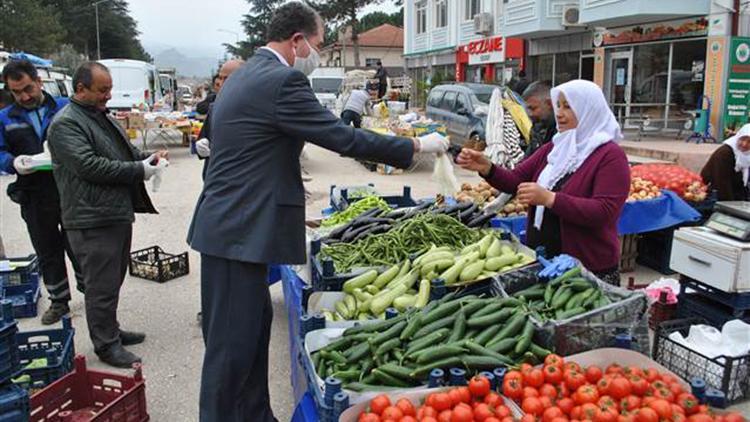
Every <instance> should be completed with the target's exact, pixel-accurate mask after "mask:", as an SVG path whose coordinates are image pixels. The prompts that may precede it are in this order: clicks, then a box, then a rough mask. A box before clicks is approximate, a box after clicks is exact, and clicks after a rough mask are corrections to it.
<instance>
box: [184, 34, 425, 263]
mask: <svg viewBox="0 0 750 422" xmlns="http://www.w3.org/2000/svg"><path fill="white" fill-rule="evenodd" d="M305 141H308V142H312V143H314V144H316V145H319V146H321V147H323V148H326V149H329V150H332V151H335V152H338V153H340V154H342V155H344V156H348V157H354V158H361V159H366V160H370V161H379V162H384V163H386V164H390V165H393V166H395V167H401V168H406V167H408V166H409V165H410V164H411V161H412V158H413V144H412V141H411V140H410V139H408V138H399V137H388V136H381V135H378V134H375V133H373V132H368V131H364V130H357V129H354V128H352V127H349V126H347V125H345V124H343V123H342V122H341V120H339V119H338V118H337V117H335V116H334V115H333V114H332V113H331V112H330V111H328V110H326V109H325V108H324V107H323V106H322V105H321V104H320V103H319V102H318V100H317V99H316V98H315V94H314V93H313V91H312V89H311V88H310V85H309V83H308V80H307V77H306V76H305V75H304V74H303V73H302V72H300V71H298V70H295V69H293V68H290V67H288V66H285V65H284V64H282V63H281V62H279V60H278V59H277V57H276V56H275V55H274V54H273V53H272V52H270V51H268V50H264V49H261V50H259V51H258V52H257V53H255V55H254V56H253V57H252V58H251V59H250V60H249V61H248V62H247V63H246V64H245V65H243V66H242V67H241V68H240V69H238V70H237V71H235V72H234V73H233V74H232V77H231V78H229V79H227V81H226V83H225V85H224V86H223V87H222V90H221V93H220V94H219V96H218V97H217V99H216V102H215V103H214V106H213V109H212V110H211V159H210V160H209V166H208V173H207V174H206V180H205V184H204V186H203V192H202V193H201V195H200V197H199V199H198V204H197V206H196V209H195V214H194V215H193V221H192V224H191V227H190V231H189V233H188V242H189V243H190V245H191V246H192V248H193V249H195V250H197V251H199V252H201V253H204V254H207V255H211V256H217V257H221V258H225V259H231V260H237V261H244V262H253V263H278V264H302V263H304V262H305V261H306V253H305V252H306V248H305V190H304V187H303V185H302V175H301V169H300V163H299V156H300V153H301V151H302V147H303V145H304V143H305Z"/></svg>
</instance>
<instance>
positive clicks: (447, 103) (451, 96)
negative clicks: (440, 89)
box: [440, 91, 457, 111]
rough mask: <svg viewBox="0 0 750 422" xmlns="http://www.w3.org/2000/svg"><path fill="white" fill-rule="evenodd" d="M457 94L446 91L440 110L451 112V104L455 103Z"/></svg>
mask: <svg viewBox="0 0 750 422" xmlns="http://www.w3.org/2000/svg"><path fill="white" fill-rule="evenodd" d="M456 97H457V94H456V92H455V91H448V92H446V93H445V95H444V96H443V101H441V102H440V108H442V109H443V110H448V111H452V110H453V103H455V102H456Z"/></svg>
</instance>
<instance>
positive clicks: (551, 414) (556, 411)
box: [542, 406, 564, 422]
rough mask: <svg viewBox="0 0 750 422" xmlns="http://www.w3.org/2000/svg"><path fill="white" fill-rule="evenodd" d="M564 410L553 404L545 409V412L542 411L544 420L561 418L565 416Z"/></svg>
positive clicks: (550, 420) (549, 420)
mask: <svg viewBox="0 0 750 422" xmlns="http://www.w3.org/2000/svg"><path fill="white" fill-rule="evenodd" d="M563 414H564V413H563V411H562V410H561V409H560V408H559V407H557V406H552V407H549V408H547V409H544V412H543V413H542V421H544V422H552V420H553V419H555V418H559V417H561V416H563Z"/></svg>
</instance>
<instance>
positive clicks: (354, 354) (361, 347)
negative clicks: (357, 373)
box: [344, 341, 370, 363]
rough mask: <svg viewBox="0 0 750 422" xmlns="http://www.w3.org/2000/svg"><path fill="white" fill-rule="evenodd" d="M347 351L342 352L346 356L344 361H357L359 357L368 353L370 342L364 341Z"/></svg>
mask: <svg viewBox="0 0 750 422" xmlns="http://www.w3.org/2000/svg"><path fill="white" fill-rule="evenodd" d="M349 351H350V352H349V353H348V354H346V353H345V354H344V356H346V363H355V362H359V360H360V359H362V358H364V357H365V356H367V355H368V354H370V344H369V343H368V342H366V341H364V342H362V343H360V344H358V345H356V346H354V347H353V348H351V349H349Z"/></svg>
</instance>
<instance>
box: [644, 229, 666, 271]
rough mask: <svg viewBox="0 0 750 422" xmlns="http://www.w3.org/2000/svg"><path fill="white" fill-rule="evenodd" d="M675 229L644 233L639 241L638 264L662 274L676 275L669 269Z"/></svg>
mask: <svg viewBox="0 0 750 422" xmlns="http://www.w3.org/2000/svg"><path fill="white" fill-rule="evenodd" d="M674 230H675V229H674V228H668V229H664V230H657V231H653V232H648V233H642V234H641V235H640V239H639V240H638V257H637V258H636V262H638V263H639V264H641V265H643V266H645V267H648V268H651V269H652V270H656V271H658V272H660V273H662V274H674V271H672V269H671V268H670V267H669V260H670V259H671V257H672V240H673V239H674Z"/></svg>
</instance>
